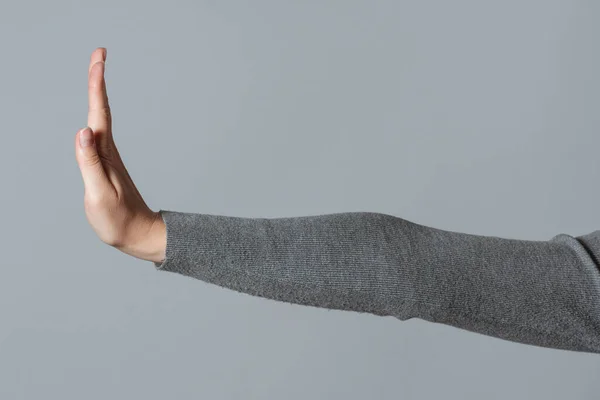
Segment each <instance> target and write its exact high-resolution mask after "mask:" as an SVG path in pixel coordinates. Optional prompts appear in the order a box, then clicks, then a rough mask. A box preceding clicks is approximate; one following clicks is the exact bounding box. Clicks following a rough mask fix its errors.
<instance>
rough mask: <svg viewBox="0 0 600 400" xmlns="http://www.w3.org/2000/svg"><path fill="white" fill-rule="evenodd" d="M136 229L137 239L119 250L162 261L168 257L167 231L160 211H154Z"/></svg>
mask: <svg viewBox="0 0 600 400" xmlns="http://www.w3.org/2000/svg"><path fill="white" fill-rule="evenodd" d="M135 231H136V234H135V235H133V236H134V237H135V238H136V239H134V240H132V241H131V242H130V243H129V244H128V245H126V246H122V247H120V248H119V250H121V251H122V252H124V253H126V254H129V255H131V256H133V257H136V258H139V259H142V260H146V261H152V262H159V263H162V262H163V261H164V259H165V257H166V247H167V231H166V226H165V222H164V221H163V219H162V216H161V215H160V212H158V211H156V212H154V211H152V212H151V214H150V216H149V217H148V218H144V219H143V221H142V222H141V224H140V226H138V227H137V228H135Z"/></svg>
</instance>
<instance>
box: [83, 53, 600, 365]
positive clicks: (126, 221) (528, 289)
mask: <svg viewBox="0 0 600 400" xmlns="http://www.w3.org/2000/svg"><path fill="white" fill-rule="evenodd" d="M105 59H106V50H105V49H103V48H98V49H96V51H94V53H93V54H92V56H91V60H90V67H89V71H88V72H89V74H88V82H89V84H88V88H89V113H88V126H89V127H88V128H86V129H84V130H81V131H78V132H77V134H76V136H75V150H76V158H77V162H78V164H79V167H80V170H81V173H82V177H83V182H84V189H85V192H84V205H85V211H86V216H87V219H88V221H89V223H90V225H91V226H92V228H93V229H94V230H95V232H96V233H97V235H98V237H99V238H100V239H101V240H102V241H103V242H104V243H106V244H109V245H111V246H113V247H115V248H117V249H119V250H121V251H123V252H125V253H127V254H130V255H132V256H135V257H138V258H141V259H144V260H149V261H152V262H153V263H154V265H155V266H156V267H157V268H158V269H160V270H163V271H171V272H176V273H180V274H183V275H186V276H190V277H193V278H197V279H202V280H204V281H206V282H209V283H213V284H217V285H220V286H222V287H226V288H230V289H233V290H237V291H240V292H245V293H248V294H251V295H255V296H261V297H265V298H270V299H274V300H279V301H286V302H290V303H297V304H304V305H310V306H316V307H326V308H332V309H339V310H348V311H357V312H367V313H372V314H376V315H381V316H393V317H396V318H398V319H401V320H407V319H410V318H420V319H424V320H427V321H431V322H437V323H443V324H448V325H451V326H455V327H458V328H462V329H466V330H470V331H473V332H479V333H482V334H486V335H490V336H495V337H498V338H502V339H506V340H512V341H516V342H522V343H527V344H532V345H538V346H545V347H552V348H559V349H565V350H575V351H586V352H592V353H600V271H599V269H598V266H599V263H598V260H599V258H600V230H597V231H594V232H592V233H589V234H586V235H582V236H577V237H573V236H570V235H567V234H559V235H556V236H554V237H553V238H550V239H548V240H545V241H530V240H516V239H504V238H499V237H493V236H477V235H470V234H466V233H459V232H450V231H443V230H440V229H435V228H432V227H427V226H424V225H419V224H416V223H413V222H410V221H407V220H404V219H402V218H399V217H395V216H391V215H387V214H381V213H373V212H346V213H337V214H327V215H314V216H304V217H293V218H272V219H266V218H242V217H232V216H221V215H210V214H193V213H184V212H175V211H167V210H160V211H159V212H154V211H152V210H150V208H148V206H147V205H146V204H145V202H144V200H143V199H142V196H141V195H140V193H139V191H138V190H137V189H136V187H135V185H134V183H133V181H132V179H131V177H130V176H129V174H128V173H127V170H126V169H125V166H124V165H123V161H122V160H121V157H120V156H119V152H118V151H117V148H116V146H115V143H114V140H113V136H112V129H111V119H110V109H109V106H108V97H107V94H106V84H105V81H104V60H105ZM88 135H89V136H88Z"/></svg>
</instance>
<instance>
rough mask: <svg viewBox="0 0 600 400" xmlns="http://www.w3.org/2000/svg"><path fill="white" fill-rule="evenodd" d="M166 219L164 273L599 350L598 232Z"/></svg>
mask: <svg viewBox="0 0 600 400" xmlns="http://www.w3.org/2000/svg"><path fill="white" fill-rule="evenodd" d="M160 215H161V216H162V218H163V221H164V223H165V226H166V234H167V240H166V258H165V259H164V260H163V261H162V262H156V261H154V265H155V266H156V267H157V268H158V269H160V270H163V271H171V272H176V273H179V274H183V275H186V276H190V277H193V278H197V279H201V280H203V281H206V282H209V283H212V284H217V285H219V286H222V287H226V288H229V289H233V290H237V291H239V292H244V293H248V294H251V295H255V296H261V297H265V298H269V299H274V300H279V301H285V302H290V303H296V304H303V305H309V306H316V307H325V308H331V309H339V310H348V311H357V312H367V313H372V314H376V315H382V316H393V317H396V318H398V319H401V320H407V319H410V318H420V319H423V320H427V321H431V322H437V323H443V324H447V325H451V326H455V327H458V328H462V329H466V330H470V331H473V332H478V333H482V334H486V335H490V336H494V337H498V338H503V339H506V340H512V341H516V342H522V343H527V344H532V345H538V346H544V347H552V348H559V349H566V350H576V351H587V352H593V353H600V270H599V269H598V262H597V257H598V256H599V255H600V231H595V232H593V233H590V234H587V235H583V236H579V237H573V236H569V235H566V234H559V235H556V236H554V237H553V238H551V239H550V240H547V241H530V240H515V239H504V238H499V237H493V236H477V235H470V234H466V233H459V232H450V231H444V230H440V229H435V228H432V227H427V226H423V225H419V224H416V223H413V222H410V221H407V220H405V219H402V218H398V217H395V216H392V215H387V214H380V213H371V212H347V213H337V214H327V215H315V216H303V217H293V218H272V219H266V218H241V217H231V216H221V215H210V214H193V213H183V212H174V211H166V210H161V211H160Z"/></svg>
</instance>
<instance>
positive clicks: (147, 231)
mask: <svg viewBox="0 0 600 400" xmlns="http://www.w3.org/2000/svg"><path fill="white" fill-rule="evenodd" d="M105 61H106V49H105V48H103V47H99V48H97V49H95V50H94V51H93V52H92V55H91V57H90V65H89V69H88V122H87V125H88V126H87V127H85V128H83V129H81V130H79V131H78V132H77V134H76V135H75V156H76V159H77V164H78V165H79V169H80V170H81V174H82V177H83V184H84V198H83V201H84V207H85V214H86V217H87V220H88V222H89V223H90V225H91V226H92V228H93V229H94V231H95V232H96V234H97V235H98V237H99V238H100V240H102V241H103V242H104V243H106V244H108V245H110V246H113V247H115V248H117V249H118V250H120V251H122V252H124V253H126V254H129V255H131V256H134V257H137V258H140V259H143V260H147V261H153V262H162V261H164V258H165V251H166V227H165V224H164V221H163V220H162V218H161V216H160V214H159V213H158V212H157V211H153V210H151V209H150V208H149V207H148V206H147V205H146V203H145V202H144V199H143V198H142V196H141V194H140V192H139V191H138V190H137V188H136V187H135V184H134V183H133V180H132V179H131V177H130V176H129V173H128V172H127V169H126V168H125V165H124V164H123V161H122V160H121V156H120V155H119V152H118V150H117V147H116V145H115V142H114V140H113V133H112V119H111V112H110V107H109V104H108V95H107V93H106V81H105V79H104V68H105V63H104V62H105ZM86 135H89V137H90V140H88V141H86V140H85V138H86ZM85 143H89V146H85Z"/></svg>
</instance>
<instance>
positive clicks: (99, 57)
mask: <svg viewBox="0 0 600 400" xmlns="http://www.w3.org/2000/svg"><path fill="white" fill-rule="evenodd" d="M106 53H107V51H106V48H104V47H98V48H97V49H96V50H94V51H93V52H92V55H91V56H90V65H89V67H88V74H89V73H90V71H91V70H92V66H93V65H94V64H96V63H97V62H98V61H106Z"/></svg>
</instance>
